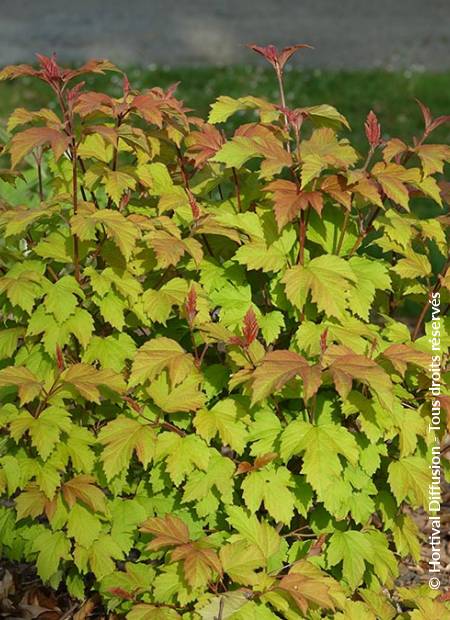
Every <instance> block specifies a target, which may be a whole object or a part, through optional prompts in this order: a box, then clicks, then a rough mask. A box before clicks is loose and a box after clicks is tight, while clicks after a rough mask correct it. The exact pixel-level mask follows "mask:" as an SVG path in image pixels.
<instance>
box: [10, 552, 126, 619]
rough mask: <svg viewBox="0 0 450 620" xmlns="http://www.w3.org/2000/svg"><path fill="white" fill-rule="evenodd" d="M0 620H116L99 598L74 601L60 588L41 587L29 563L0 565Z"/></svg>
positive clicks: (116, 617)
mask: <svg viewBox="0 0 450 620" xmlns="http://www.w3.org/2000/svg"><path fill="white" fill-rule="evenodd" d="M0 618H5V619H6V618H7V619H8V620H119V617H118V616H117V615H116V614H113V613H110V614H107V613H106V612H105V610H104V608H103V607H102V605H101V603H100V599H99V597H98V595H95V594H94V595H93V596H91V597H89V598H87V599H86V600H85V601H74V600H73V599H71V598H70V596H69V595H68V594H67V592H66V591H65V590H64V589H63V588H60V589H58V590H56V591H55V590H52V589H51V588H48V587H46V586H44V585H43V584H42V582H41V580H40V579H39V578H38V577H37V575H36V571H35V569H34V567H33V566H31V565H30V564H22V563H11V562H3V561H2V562H1V563H0Z"/></svg>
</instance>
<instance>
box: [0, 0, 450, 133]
mask: <svg viewBox="0 0 450 620" xmlns="http://www.w3.org/2000/svg"><path fill="white" fill-rule="evenodd" d="M0 10H1V20H0V65H5V64H9V63H18V62H28V63H29V62H33V59H34V54H35V53H36V52H40V53H43V54H50V53H51V52H53V51H55V52H56V53H57V55H58V59H59V61H60V62H64V63H69V64H76V63H79V62H82V61H84V60H86V59H88V58H91V57H102V58H103V57H106V58H109V59H110V60H111V61H113V62H115V63H116V64H118V65H119V66H120V67H121V68H123V69H124V70H126V71H127V73H128V74H129V78H130V80H131V82H132V85H133V86H134V87H143V86H153V85H161V86H167V85H168V84H170V83H172V82H175V81H181V86H180V88H179V94H180V96H181V97H182V98H184V99H185V101H186V103H187V104H188V105H189V106H191V107H193V108H195V109H196V110H197V111H198V112H200V113H202V114H204V113H205V112H206V111H207V109H208V106H209V104H210V103H211V101H213V100H214V98H215V97H217V96H218V95H220V94H227V95H230V96H240V95H244V94H250V93H251V94H255V95H260V96H265V97H267V98H269V99H270V98H275V97H276V96H277V95H276V84H275V82H274V80H273V78H272V75H271V74H270V70H267V69H266V67H265V65H264V61H262V59H260V58H259V57H258V56H257V55H255V54H253V53H252V52H250V51H249V50H248V49H246V48H245V43H258V44H260V45H267V44H268V43H274V44H276V45H278V46H280V47H283V46H285V45H290V44H293V43H309V44H311V45H313V46H314V48H315V49H314V50H304V51H303V52H301V53H300V54H298V55H297V57H296V59H295V60H294V62H293V63H292V65H290V66H291V67H292V69H291V71H290V72H289V73H288V74H287V76H286V81H287V91H288V93H289V94H288V102H289V104H290V105H291V106H294V107H295V106H300V105H311V104H316V103H325V102H326V103H330V104H333V105H335V106H336V107H337V108H338V109H340V111H341V112H342V113H344V114H345V115H347V116H348V117H349V120H350V122H352V124H353V125H354V126H355V129H356V131H357V133H358V132H359V133H360V132H361V128H362V123H363V120H364V118H365V116H366V114H367V112H368V111H369V109H370V108H374V110H375V111H376V113H377V114H379V115H380V118H381V121H382V123H383V129H384V131H385V133H386V132H387V133H390V132H394V130H395V133H396V134H399V135H401V136H404V137H408V136H409V135H410V134H411V133H414V132H418V131H420V127H421V117H420V114H419V112H418V110H417V106H416V104H415V102H414V97H419V98H420V99H423V100H424V102H425V103H427V105H429V106H430V107H431V108H432V111H433V112H434V113H435V114H444V113H447V114H448V113H449V112H450V0H340V1H336V0H190V1H187V0H185V1H183V0H129V1H124V0H100V1H99V0H76V2H69V1H68V0H0ZM120 81H121V80H120V79H119V78H118V76H116V78H112V77H111V75H109V76H108V77H107V78H106V80H104V79H103V81H102V80H100V81H99V82H98V87H100V86H101V87H105V85H106V87H107V88H108V89H109V90H111V91H112V93H113V94H114V89H116V90H117V92H119V91H118V89H119V84H120ZM94 86H96V85H95V84H94ZM46 96H47V93H46V90H45V87H44V88H40V87H38V85H37V84H35V83H33V82H31V81H30V80H28V81H25V82H24V81H23V80H22V81H20V82H16V83H7V84H5V83H0V122H2V121H3V120H4V118H5V117H6V116H7V115H8V113H9V112H10V111H11V110H12V109H13V108H14V107H16V106H17V105H19V104H20V102H21V101H22V103H21V105H23V104H24V103H26V104H27V105H33V104H36V105H41V104H43V103H45V102H46ZM24 97H25V98H26V99H27V101H25V102H24V101H23V99H24ZM442 132H443V133H444V134H445V132H447V134H448V130H447V129H443V130H442ZM447 134H446V135H442V134H441V136H439V138H440V139H445V138H446V136H447V137H448V135H447ZM361 135H362V134H361ZM436 138H438V136H436Z"/></svg>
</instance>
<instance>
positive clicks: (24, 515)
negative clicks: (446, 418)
mask: <svg viewBox="0 0 450 620" xmlns="http://www.w3.org/2000/svg"><path fill="white" fill-rule="evenodd" d="M297 48H298V46H295V47H293V48H288V49H286V50H283V52H281V53H280V54H278V52H277V51H276V50H275V48H273V47H271V46H269V47H268V48H259V47H256V46H253V49H254V50H255V51H257V52H258V53H260V54H262V55H263V56H264V57H265V58H266V59H267V60H269V62H270V63H271V64H272V66H273V67H274V69H275V72H276V76H277V78H278V84H279V87H280V96H281V105H275V104H272V103H268V102H267V101H264V100H262V99H259V98H255V97H252V96H247V97H242V98H239V99H231V98H230V97H227V96H223V97H219V99H218V100H217V101H216V102H215V103H214V104H213V105H212V107H211V113H210V116H209V120H208V122H204V121H203V120H201V119H199V118H196V117H195V116H194V115H192V114H191V113H190V112H189V110H186V109H185V108H184V107H183V104H182V102H181V101H178V100H177V99H176V98H175V95H174V92H175V87H174V88H170V89H169V90H168V91H163V90H161V89H159V88H151V89H149V90H145V91H144V92H136V91H135V90H134V89H133V87H132V86H131V85H130V84H129V82H128V80H127V78H126V77H124V81H123V96H122V97H121V98H119V99H113V98H111V97H109V96H107V95H106V94H103V93H99V92H85V91H84V90H83V82H80V81H79V80H80V76H82V75H83V74H85V73H89V72H105V71H110V70H115V68H114V67H113V66H112V65H111V64H110V63H108V62H106V61H91V62H88V63H87V64H86V65H84V66H83V67H81V68H80V69H78V70H66V69H62V68H61V67H60V66H58V64H57V63H56V61H55V58H46V57H39V63H40V66H39V68H38V69H34V68H32V67H30V66H27V65H20V66H15V67H7V68H5V69H4V70H3V71H2V72H1V73H0V78H2V79H9V78H17V77H20V76H24V75H27V76H33V77H35V78H38V79H40V80H43V81H45V82H46V83H47V84H48V85H49V87H50V88H51V89H52V90H53V92H54V95H55V102H56V107H55V108H52V109H41V110H38V111H29V110H27V109H24V108H20V109H18V110H16V111H15V112H14V113H13V114H12V116H11V118H10V119H9V124H8V131H9V132H10V133H11V134H12V137H11V139H10V141H9V143H8V144H7V146H6V149H5V153H7V154H8V155H9V156H10V158H11V169H7V170H3V171H2V173H1V174H2V180H1V181H0V188H1V195H2V202H1V214H0V226H1V228H2V232H3V240H2V241H1V246H0V258H1V266H0V269H1V278H0V293H1V296H0V304H1V318H2V327H1V331H0V353H1V360H2V362H1V367H2V369H1V370H0V390H1V396H2V400H3V403H4V404H3V406H2V409H1V421H2V425H3V427H4V432H3V434H2V444H1V445H2V448H1V453H0V454H1V458H0V463H1V467H2V469H1V471H0V486H1V488H2V491H3V493H4V496H5V498H6V501H3V504H2V507H1V508H0V531H1V541H2V548H3V553H4V555H5V556H6V557H8V558H10V559H12V560H21V561H22V560H25V561H27V562H32V563H35V564H36V566H37V571H38V574H39V576H40V577H41V578H42V580H43V581H45V582H48V583H49V584H50V585H51V586H53V587H54V588H56V587H57V586H58V585H59V584H60V582H61V581H64V583H65V584H66V587H67V589H68V590H69V592H70V593H71V595H72V596H74V597H78V598H83V596H84V593H85V589H86V588H94V589H97V590H99V591H100V593H101V595H102V596H103V598H104V600H105V602H106V604H107V605H108V606H109V608H110V609H115V610H116V611H117V613H123V614H128V616H127V617H128V618H130V619H131V620H139V619H146V618H148V619H150V618H151V619H153V618H155V619H159V620H172V619H176V618H183V619H186V620H187V619H189V620H194V619H204V620H212V619H213V618H215V619H216V620H225V618H230V619H231V620H251V619H255V620H256V619H258V620H266V619H267V620H269V619H270V618H274V619H275V618H285V619H286V620H295V619H296V618H302V617H307V618H311V619H314V618H322V617H333V618H337V619H339V618H341V619H342V618H358V619H359V618H362V617H366V618H368V619H370V618H381V619H383V620H384V619H387V620H390V619H391V618H393V617H396V615H397V611H398V610H403V611H404V612H405V615H402V617H404V618H411V619H412V618H415V619H416V618H425V617H428V618H430V617H436V618H437V617H442V618H443V617H444V616H445V617H447V615H445V614H448V610H447V608H446V605H447V604H446V603H444V602H440V601H439V600H438V599H437V598H436V597H437V596H438V592H436V593H433V591H431V590H428V588H427V587H426V586H422V587H419V588H412V589H409V590H408V589H406V588H401V587H396V583H395V580H396V578H397V576H398V574H399V562H400V561H401V558H412V559H413V560H415V561H418V560H419V556H420V533H419V531H418V528H417V526H416V524H415V522H414V520H413V519H412V517H411V510H410V509H411V508H413V509H415V508H417V507H420V506H426V505H427V502H428V498H427V492H428V491H427V489H428V483H429V454H428V453H429V450H430V446H431V445H434V442H435V436H434V434H433V433H430V432H429V430H428V425H429V419H430V413H431V406H432V403H431V400H432V397H431V394H430V393H429V391H428V387H429V366H430V360H431V348H430V347H431V342H432V341H430V339H429V338H430V330H431V327H430V324H427V325H426V327H425V330H426V333H425V335H424V333H423V329H424V327H423V326H424V324H425V323H426V321H425V319H426V312H427V309H428V306H429V304H428V297H429V295H430V294H432V295H433V297H434V298H435V299H437V298H440V301H441V303H442V304H446V303H448V298H449V293H448V289H449V275H448V271H447V267H448V258H447V252H448V244H447V239H446V233H447V232H448V229H447V225H448V215H447V213H448V210H447V207H446V206H445V204H446V200H447V199H448V196H449V192H448V185H446V184H445V182H442V180H441V177H442V173H443V168H444V164H445V162H449V161H450V149H449V147H448V146H445V145H435V144H429V143H428V142H426V140H428V138H429V136H430V134H431V132H432V130H433V129H434V128H435V127H437V126H438V125H439V124H442V123H443V122H445V121H446V120H448V117H440V118H437V119H433V118H432V116H431V112H430V110H429V109H428V108H427V107H426V106H425V105H423V104H420V107H421V110H422V113H423V117H424V121H425V129H424V132H423V135H422V136H421V137H420V138H418V139H415V140H414V142H413V143H412V144H411V145H409V144H406V143H404V142H402V141H400V140H398V139H396V138H389V139H383V138H382V134H381V129H380V124H379V121H378V119H377V117H376V116H375V115H374V114H373V112H371V113H370V114H369V115H368V117H367V122H366V135H367V138H368V145H369V146H368V151H367V153H364V154H360V153H358V152H356V150H355V149H354V148H353V147H352V146H351V144H350V142H349V140H348V139H347V138H343V137H340V136H339V132H341V131H345V130H346V129H348V124H347V121H346V119H345V118H344V117H343V116H342V115H341V114H340V113H339V112H338V111H337V110H336V109H335V108H333V107H331V106H330V105H317V106H312V107H305V108H296V109H288V108H287V107H286V105H285V102H284V93H283V79H282V78H283V68H284V64H285V62H286V61H287V60H288V58H289V57H290V55H292V53H294V52H296V51H297ZM343 88H345V85H343ZM234 114H239V115H241V117H242V123H241V124H240V125H239V127H238V129H237V130H236V131H235V132H234V134H233V135H232V136H227V135H226V134H225V131H224V127H226V121H227V119H228V118H229V117H230V116H231V115H234ZM224 124H225V125H224ZM414 317H418V318H416V319H414ZM412 318H413V319H414V321H413V324H412V326H411V320H412ZM431 335H432V334H431ZM441 338H442V346H445V344H448V342H449V333H448V319H446V318H442V321H441ZM443 360H444V357H443ZM444 378H445V375H444ZM440 402H441V404H442V407H444V406H447V405H448V402H449V398H448V396H445V395H443V396H442V398H441V401H440ZM442 432H443V431H442ZM408 610H409V611H408Z"/></svg>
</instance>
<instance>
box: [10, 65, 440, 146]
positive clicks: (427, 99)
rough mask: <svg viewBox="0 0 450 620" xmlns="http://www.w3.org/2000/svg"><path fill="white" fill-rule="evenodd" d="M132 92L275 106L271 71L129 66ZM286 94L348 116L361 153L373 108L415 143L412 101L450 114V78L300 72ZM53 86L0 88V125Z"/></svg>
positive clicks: (296, 102)
mask: <svg viewBox="0 0 450 620" xmlns="http://www.w3.org/2000/svg"><path fill="white" fill-rule="evenodd" d="M128 76H129V79H130V81H131V84H132V86H134V87H136V88H143V87H144V88H145V87H151V86H157V85H159V86H162V87H167V86H169V85H170V84H172V83H174V82H178V81H179V82H181V83H180V86H179V88H178V95H179V97H181V98H182V99H183V100H184V101H185V103H186V105H188V106H189V107H191V108H193V109H194V110H195V111H196V112H197V113H198V114H200V115H202V116H204V115H205V114H206V113H207V111H208V108H209V105H210V103H211V102H213V101H214V100H215V99H216V98H217V97H218V96H219V95H229V96H231V97H238V96H243V95H247V94H253V95H256V96H261V97H265V98H267V99H269V100H272V101H277V100H278V93H277V88H276V81H275V78H274V76H273V74H272V72H271V71H270V70H269V69H268V70H265V69H261V68H258V67H226V68H186V67H180V68H178V69H159V68H156V69H139V68H131V69H129V71H128ZM285 81H286V92H287V99H288V104H289V106H290V107H300V106H306V105H314V104H319V103H329V104H331V105H334V106H335V107H336V108H337V109H338V110H339V111H340V112H341V113H342V114H344V115H345V116H346V117H347V118H348V120H349V122H350V124H351V126H352V128H353V131H354V137H353V139H354V141H355V143H356V146H360V147H364V145H365V140H364V132H363V124H364V119H365V117H366V115H367V113H368V111H369V110H370V109H371V108H372V109H374V111H375V112H376V114H377V115H378V117H379V119H380V121H381V124H382V127H383V135H384V136H386V137H388V136H390V135H395V136H398V137H401V138H405V139H410V138H411V137H412V136H414V135H419V134H420V133H421V131H422V128H423V124H422V118H421V114H420V111H419V109H418V107H417V104H416V102H415V101H414V97H417V98H419V99H420V100H422V101H423V102H424V103H426V104H427V105H428V106H429V107H430V108H431V110H432V112H433V114H434V115H440V114H450V72H447V73H440V74H434V73H417V72H409V73H408V72H404V73H394V72H387V71H382V70H375V71H345V72H330V71H319V70H315V71H312V70H309V71H297V70H292V71H288V72H286V78H285ZM87 82H88V83H87V86H88V87H90V88H94V89H98V90H100V89H105V90H107V92H109V93H110V94H112V95H119V94H120V90H121V77H120V76H119V75H115V74H111V73H110V74H107V75H105V76H99V77H97V76H96V77H94V78H93V79H92V78H90V79H89V80H88V81H87ZM49 97H50V93H49V90H48V88H47V87H46V86H45V85H44V84H41V83H39V82H38V81H37V80H32V79H30V78H25V79H22V80H17V81H15V82H2V83H0V124H2V125H3V124H4V123H5V122H6V118H7V117H8V115H9V113H10V112H11V111H12V110H13V109H14V108H16V107H19V106H24V107H28V108H31V109H36V108H39V107H41V106H44V105H48V101H49ZM434 139H435V140H436V141H438V142H446V143H449V142H450V125H447V126H445V127H443V128H441V129H440V130H438V131H437V132H436V134H435V138H434Z"/></svg>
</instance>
